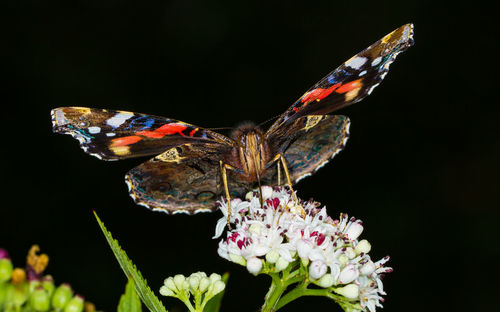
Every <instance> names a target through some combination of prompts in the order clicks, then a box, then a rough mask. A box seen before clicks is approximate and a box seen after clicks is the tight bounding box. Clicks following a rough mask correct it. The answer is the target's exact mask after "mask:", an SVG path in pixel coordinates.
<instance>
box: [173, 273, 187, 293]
mask: <svg viewBox="0 0 500 312" xmlns="http://www.w3.org/2000/svg"><path fill="white" fill-rule="evenodd" d="M184 282H186V277H185V276H184V275H182V274H177V275H175V276H174V284H175V287H177V289H178V290H182V289H184V288H185V284H184Z"/></svg>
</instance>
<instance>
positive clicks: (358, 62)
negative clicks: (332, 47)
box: [345, 56, 368, 69]
mask: <svg viewBox="0 0 500 312" xmlns="http://www.w3.org/2000/svg"><path fill="white" fill-rule="evenodd" d="M367 60H368V59H367V58H366V57H362V56H356V57H354V58H351V59H350V60H348V61H347V62H346V63H345V65H346V66H349V67H351V68H354V69H359V68H360V67H361V66H363V64H364V63H366V61H367Z"/></svg>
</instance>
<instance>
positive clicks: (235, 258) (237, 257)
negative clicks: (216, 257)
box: [229, 253, 247, 266]
mask: <svg viewBox="0 0 500 312" xmlns="http://www.w3.org/2000/svg"><path fill="white" fill-rule="evenodd" d="M229 260H231V261H232V262H234V263H237V264H239V265H244V266H246V265H247V261H246V260H245V258H243V257H242V256H240V255H235V254H232V253H230V254H229Z"/></svg>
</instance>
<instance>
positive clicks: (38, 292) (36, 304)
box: [29, 286, 50, 312]
mask: <svg viewBox="0 0 500 312" xmlns="http://www.w3.org/2000/svg"><path fill="white" fill-rule="evenodd" d="M29 303H30V306H31V308H32V309H33V310H35V311H42V312H44V311H48V310H49V309H50V296H49V293H48V292H47V291H46V290H45V289H44V288H43V287H42V286H38V287H37V288H35V289H34V290H33V292H32V293H31V296H30V298H29Z"/></svg>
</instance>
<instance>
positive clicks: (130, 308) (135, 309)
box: [118, 278, 142, 312]
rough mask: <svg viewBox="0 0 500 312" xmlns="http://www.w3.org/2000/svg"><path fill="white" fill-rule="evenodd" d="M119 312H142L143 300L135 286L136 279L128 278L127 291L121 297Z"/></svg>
mask: <svg viewBox="0 0 500 312" xmlns="http://www.w3.org/2000/svg"><path fill="white" fill-rule="evenodd" d="M118 312H142V307H141V300H140V299H139V296H138V295H137V292H136V291H135V287H134V280H133V279H132V278H129V279H128V283H127V286H126V287H125V293H124V294H123V295H122V296H121V298H120V303H119V304H118Z"/></svg>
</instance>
